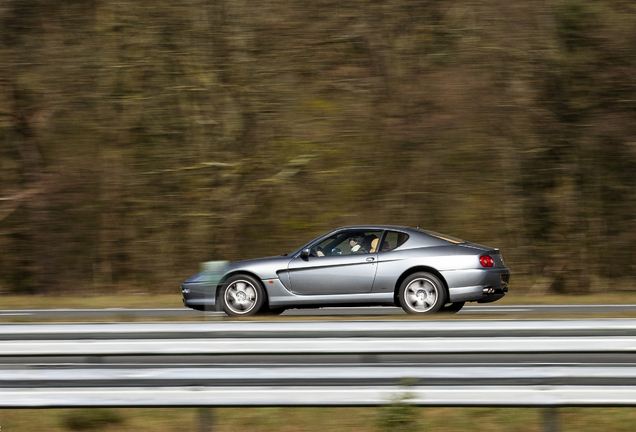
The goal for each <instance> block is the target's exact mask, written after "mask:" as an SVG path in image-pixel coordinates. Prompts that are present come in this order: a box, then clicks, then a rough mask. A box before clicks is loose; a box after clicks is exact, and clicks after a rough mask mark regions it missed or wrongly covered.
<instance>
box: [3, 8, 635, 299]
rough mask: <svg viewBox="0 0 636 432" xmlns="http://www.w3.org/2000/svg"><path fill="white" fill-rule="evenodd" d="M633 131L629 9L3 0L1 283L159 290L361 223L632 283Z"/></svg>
mask: <svg viewBox="0 0 636 432" xmlns="http://www.w3.org/2000/svg"><path fill="white" fill-rule="evenodd" d="M635 120H636V5H635V4H634V2H632V1H629V0H612V1H610V0H598V1H597V0H524V1H508V0H481V1H479V0H457V1H445V0H385V1H381V0H348V1H343V0H287V1H282V0H259V1H248V0H155V1H152V2H146V1H126V0H65V1H59V0H20V1H5V2H2V3H1V4H0V292H3V293H7V294H8V293H16V294H17V293H49V294H57V293H82V292H83V293H110V292H139V291H142V292H176V293H178V292H179V291H178V287H179V284H180V283H181V282H182V281H183V280H184V279H186V278H187V277H188V276H190V275H192V274H193V273H195V272H196V271H197V270H198V264H199V263H200V262H203V261H210V260H237V259H245V258H253V257H258V256H271V255H279V254H283V253H288V252H291V251H293V250H295V249H296V248H298V247H300V246H301V245H302V244H304V243H305V242H307V241H309V240H311V239H312V238H314V237H315V236H317V235H319V234H322V233H323V232H326V231H328V230H330V229H332V228H335V227H338V226H342V225H350V224H363V223H383V224H395V225H408V226H416V225H420V226H421V227H423V228H427V229H431V230H435V231H439V232H443V233H446V234H450V235H454V236H457V237H462V238H465V239H467V240H470V241H474V242H477V243H483V244H488V245H492V246H496V247H499V248H501V249H502V251H503V254H504V256H505V258H506V261H507V264H508V266H509V267H510V268H511V270H512V273H513V286H514V287H515V288H516V289H519V290H526V291H527V290H536V291H546V290H550V289H551V290H554V291H557V292H576V293H579V292H586V291H602V290H608V289H616V288H633V277H634V275H635V274H636V252H635V248H634V244H635V243H636V205H635V204H636V189H635V186H636V184H635V183H636V121H635ZM515 281H516V282H515ZM515 283H516V285H515Z"/></svg>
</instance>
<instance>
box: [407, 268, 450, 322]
mask: <svg viewBox="0 0 636 432" xmlns="http://www.w3.org/2000/svg"><path fill="white" fill-rule="evenodd" d="M399 299H400V305H401V306H402V309H404V311H405V312H406V313H409V314H430V313H435V312H437V311H438V310H440V309H441V308H442V306H444V304H445V303H446V290H445V289H444V284H443V283H442V281H440V280H439V279H438V278H437V276H435V275H433V274H431V273H426V272H418V273H413V274H412V275H410V276H409V277H407V278H406V279H405V280H404V282H402V285H401V286H400V291H399Z"/></svg>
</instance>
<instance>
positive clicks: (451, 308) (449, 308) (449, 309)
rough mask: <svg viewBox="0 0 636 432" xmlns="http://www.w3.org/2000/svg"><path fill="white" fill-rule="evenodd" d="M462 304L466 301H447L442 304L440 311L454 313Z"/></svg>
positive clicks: (460, 308)
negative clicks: (445, 303) (447, 302)
mask: <svg viewBox="0 0 636 432" xmlns="http://www.w3.org/2000/svg"><path fill="white" fill-rule="evenodd" d="M464 304H466V302H457V303H449V304H447V305H444V307H443V308H442V309H441V310H440V312H444V313H449V314H454V313H457V312H459V311H460V310H462V308H463V307H464Z"/></svg>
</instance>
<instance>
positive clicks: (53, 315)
mask: <svg viewBox="0 0 636 432" xmlns="http://www.w3.org/2000/svg"><path fill="white" fill-rule="evenodd" d="M629 313H636V304H616V305H502V306H498V305H474V306H470V305H469V306H465V307H464V308H463V309H462V310H461V311H460V312H459V313H458V315H462V316H470V315H472V316H479V315H498V316H501V318H505V317H506V316H507V315H515V316H517V315H533V316H536V315H552V316H554V315H560V316H564V317H567V316H568V315H581V314H584V315H608V314H629ZM204 315H205V316H209V317H217V316H225V314H223V313H219V312H205V313H203V312H198V311H194V310H191V309H188V308H185V307H183V308H140V309H129V308H106V309H4V310H0V318H5V319H6V318H20V319H24V320H25V321H28V320H40V319H73V320H77V319H113V318H194V319H200V318H202V317H203V316H204ZM397 315H405V313H404V311H403V310H402V309H400V308H396V307H357V308H351V307H342V308H319V309H290V310H287V311H285V312H284V313H283V314H282V316H294V317H313V316H397Z"/></svg>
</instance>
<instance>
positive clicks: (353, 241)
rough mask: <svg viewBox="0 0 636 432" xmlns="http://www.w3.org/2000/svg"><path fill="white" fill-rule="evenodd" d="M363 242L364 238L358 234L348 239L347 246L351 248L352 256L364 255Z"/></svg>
mask: <svg viewBox="0 0 636 432" xmlns="http://www.w3.org/2000/svg"><path fill="white" fill-rule="evenodd" d="M363 242H364V236H362V235H360V234H356V235H354V236H352V237H351V238H349V246H351V253H352V254H354V255H355V254H365V253H367V251H366V250H365V249H364V247H362V243H363Z"/></svg>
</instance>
